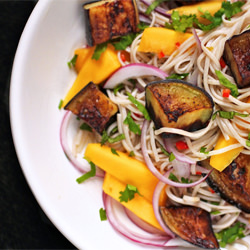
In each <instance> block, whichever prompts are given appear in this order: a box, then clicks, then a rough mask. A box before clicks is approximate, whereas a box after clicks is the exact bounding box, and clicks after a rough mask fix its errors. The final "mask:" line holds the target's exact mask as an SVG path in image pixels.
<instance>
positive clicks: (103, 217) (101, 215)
mask: <svg viewBox="0 0 250 250" xmlns="http://www.w3.org/2000/svg"><path fill="white" fill-rule="evenodd" d="M99 215H100V219H101V221H104V220H107V215H106V210H105V209H103V208H102V207H101V208H100V209H99Z"/></svg>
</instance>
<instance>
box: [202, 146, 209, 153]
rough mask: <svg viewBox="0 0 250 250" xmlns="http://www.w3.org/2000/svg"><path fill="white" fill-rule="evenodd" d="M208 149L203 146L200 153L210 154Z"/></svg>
mask: <svg viewBox="0 0 250 250" xmlns="http://www.w3.org/2000/svg"><path fill="white" fill-rule="evenodd" d="M206 150H207V148H206V147H201V149H200V153H203V154H208V153H209V152H208V151H206Z"/></svg>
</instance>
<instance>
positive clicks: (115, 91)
mask: <svg viewBox="0 0 250 250" xmlns="http://www.w3.org/2000/svg"><path fill="white" fill-rule="evenodd" d="M123 88H124V84H122V83H121V84H119V85H117V86H116V87H115V88H114V90H113V91H114V94H115V95H116V94H117V92H118V91H119V90H121V89H123Z"/></svg>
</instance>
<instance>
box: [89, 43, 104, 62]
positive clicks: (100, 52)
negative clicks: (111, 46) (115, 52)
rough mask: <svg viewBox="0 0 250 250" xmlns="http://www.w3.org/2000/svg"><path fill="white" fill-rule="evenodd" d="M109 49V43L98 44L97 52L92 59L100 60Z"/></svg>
mask: <svg viewBox="0 0 250 250" xmlns="http://www.w3.org/2000/svg"><path fill="white" fill-rule="evenodd" d="M107 47H108V43H101V44H97V45H96V47H95V51H94V53H93V55H92V59H94V60H99V59H100V57H101V55H102V53H103V52H104V51H105V50H106V49H107Z"/></svg>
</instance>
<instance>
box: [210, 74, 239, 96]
mask: <svg viewBox="0 0 250 250" xmlns="http://www.w3.org/2000/svg"><path fill="white" fill-rule="evenodd" d="M215 73H216V75H217V77H218V79H219V81H220V84H221V85H223V86H225V87H226V88H228V89H230V90H231V95H232V96H233V97H237V96H238V95H239V91H238V88H237V86H236V85H235V84H233V83H231V82H230V81H229V80H228V79H227V78H226V77H225V76H224V75H223V74H222V72H221V71H219V70H215Z"/></svg>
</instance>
